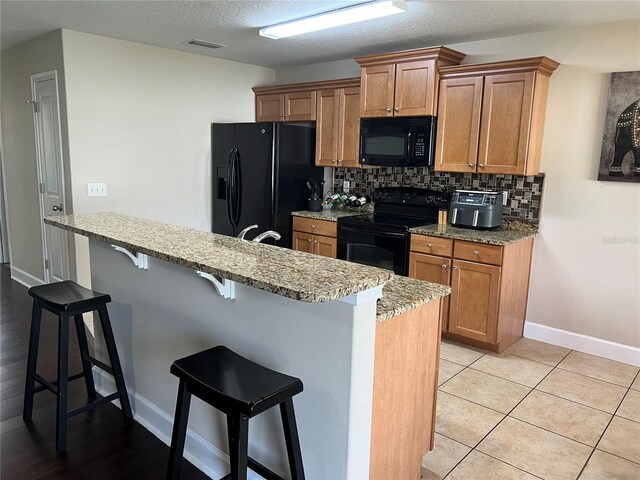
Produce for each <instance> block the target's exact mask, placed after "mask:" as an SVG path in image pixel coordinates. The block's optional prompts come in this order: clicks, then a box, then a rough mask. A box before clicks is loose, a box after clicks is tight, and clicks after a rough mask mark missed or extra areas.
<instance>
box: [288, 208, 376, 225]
mask: <svg viewBox="0 0 640 480" xmlns="http://www.w3.org/2000/svg"><path fill="white" fill-rule="evenodd" d="M367 213H370V211H369V210H368V209H366V208H365V207H363V208H362V209H360V210H321V211H319V212H312V211H310V210H302V211H299V212H291V215H293V216H294V217H304V218H313V219H314V220H326V221H328V222H337V221H338V219H339V218H341V217H355V216H356V215H365V214H367Z"/></svg>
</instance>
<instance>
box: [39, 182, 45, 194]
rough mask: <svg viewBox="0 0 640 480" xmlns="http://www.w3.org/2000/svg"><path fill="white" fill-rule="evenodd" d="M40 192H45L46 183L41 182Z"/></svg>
mask: <svg viewBox="0 0 640 480" xmlns="http://www.w3.org/2000/svg"><path fill="white" fill-rule="evenodd" d="M40 193H44V183H42V182H40Z"/></svg>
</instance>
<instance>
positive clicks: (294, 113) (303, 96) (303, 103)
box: [284, 90, 316, 122]
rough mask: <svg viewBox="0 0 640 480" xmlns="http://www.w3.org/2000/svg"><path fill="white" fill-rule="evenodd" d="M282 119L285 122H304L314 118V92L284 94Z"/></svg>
mask: <svg viewBox="0 0 640 480" xmlns="http://www.w3.org/2000/svg"><path fill="white" fill-rule="evenodd" d="M284 119H285V120H286V121H287V122H304V121H312V120H315V119H316V92H315V90H313V91H310V92H295V93H285V94H284Z"/></svg>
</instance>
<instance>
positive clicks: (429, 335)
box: [369, 300, 442, 480]
mask: <svg viewBox="0 0 640 480" xmlns="http://www.w3.org/2000/svg"><path fill="white" fill-rule="evenodd" d="M441 302H442V301H441V300H436V301H433V302H430V303H427V304H425V305H423V306H421V307H418V308H415V309H413V310H410V311H408V312H406V313H403V314H402V315H399V316H397V317H395V318H392V319H390V320H387V321H386V322H382V323H379V324H378V325H377V327H376V346H375V349H376V351H375V361H374V362H375V367H374V383H373V419H372V427H371V429H372V432H371V466H370V476H369V478H370V479H372V480H384V479H390V478H402V479H406V480H419V479H420V477H421V463H422V457H423V456H424V455H425V454H426V453H427V452H429V451H430V450H431V448H432V446H431V443H432V442H431V440H432V435H433V431H434V428H435V402H436V395H437V382H438V364H439V358H438V355H439V347H440V304H441Z"/></svg>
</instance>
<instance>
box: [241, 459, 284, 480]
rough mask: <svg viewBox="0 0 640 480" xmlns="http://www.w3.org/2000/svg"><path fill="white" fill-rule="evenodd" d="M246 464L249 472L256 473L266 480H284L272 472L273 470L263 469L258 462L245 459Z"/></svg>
mask: <svg viewBox="0 0 640 480" xmlns="http://www.w3.org/2000/svg"><path fill="white" fill-rule="evenodd" d="M247 463H248V464H249V468H250V469H251V470H253V471H254V472H256V473H257V474H258V475H260V476H262V477H264V478H266V479H267V480H285V479H284V478H282V477H281V476H280V475H278V474H277V473H276V472H274V471H273V470H269V469H268V468H267V467H265V466H264V465H262V464H261V463H260V462H257V461H256V460H254V459H253V458H251V457H249V458H248V459H247Z"/></svg>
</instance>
